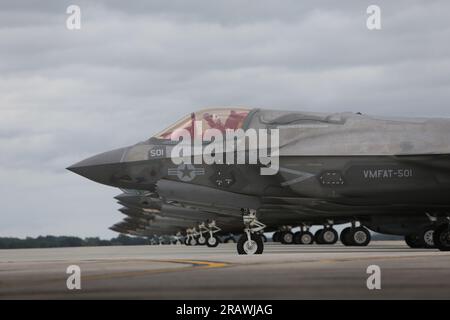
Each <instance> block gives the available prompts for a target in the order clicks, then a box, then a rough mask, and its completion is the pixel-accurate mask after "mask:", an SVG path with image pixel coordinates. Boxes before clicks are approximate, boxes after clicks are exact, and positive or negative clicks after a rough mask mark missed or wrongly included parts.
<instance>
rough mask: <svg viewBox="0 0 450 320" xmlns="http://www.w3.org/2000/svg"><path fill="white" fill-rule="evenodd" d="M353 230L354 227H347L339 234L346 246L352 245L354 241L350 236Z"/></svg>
mask: <svg viewBox="0 0 450 320" xmlns="http://www.w3.org/2000/svg"><path fill="white" fill-rule="evenodd" d="M351 230H352V228H350V227H347V228H345V229H344V230H342V231H341V234H340V236H339V240H340V241H341V242H342V244H343V245H344V246H351V245H352V243H351V241H350V237H349V235H350V232H351Z"/></svg>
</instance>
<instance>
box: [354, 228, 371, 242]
mask: <svg viewBox="0 0 450 320" xmlns="http://www.w3.org/2000/svg"><path fill="white" fill-rule="evenodd" d="M348 238H349V240H350V242H351V245H353V246H357V247H365V246H367V245H368V244H369V242H370V239H371V237H370V232H369V230H367V229H366V228H364V227H357V228H352V229H351V230H350V232H349V235H348Z"/></svg>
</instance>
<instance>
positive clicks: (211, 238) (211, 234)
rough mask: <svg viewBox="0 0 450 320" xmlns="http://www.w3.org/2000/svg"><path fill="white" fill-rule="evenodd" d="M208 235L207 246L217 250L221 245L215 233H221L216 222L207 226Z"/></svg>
mask: <svg viewBox="0 0 450 320" xmlns="http://www.w3.org/2000/svg"><path fill="white" fill-rule="evenodd" d="M207 229H208V234H207V235H206V245H207V246H208V247H210V248H215V247H217V246H218V245H219V242H220V241H219V237H217V236H216V235H215V233H217V232H219V231H220V230H222V229H220V228H219V227H218V226H216V222H215V221H212V222H211V223H209V224H208V226H207Z"/></svg>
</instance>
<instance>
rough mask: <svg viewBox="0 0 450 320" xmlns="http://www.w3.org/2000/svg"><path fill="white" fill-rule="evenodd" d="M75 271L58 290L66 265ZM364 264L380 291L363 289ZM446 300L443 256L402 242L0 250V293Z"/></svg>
mask: <svg viewBox="0 0 450 320" xmlns="http://www.w3.org/2000/svg"><path fill="white" fill-rule="evenodd" d="M69 265H78V266H79V267H80V269H81V290H68V289H67V285H66V280H67V278H68V277H69V275H68V274H66V269H67V267H68V266H69ZM369 265H377V266H379V267H380V269H381V289H380V290H369V289H368V288H367V285H366V281H367V278H368V277H369V274H367V273H366V271H367V267H368V266H369ZM94 298H95V299H97V298H104V299H380V298H383V299H449V298H450V252H449V253H447V252H439V251H437V250H434V249H432V250H430V249H410V248H408V247H407V246H406V245H404V243H403V242H396V241H394V242H386V241H384V242H373V243H371V244H370V245H369V246H368V247H365V248H357V247H344V246H342V245H340V244H336V245H332V246H326V245H310V246H300V245H282V244H274V243H266V247H265V252H264V254H263V255H254V256H239V255H237V253H236V247H235V244H221V245H220V246H219V247H217V248H213V249H210V248H207V247H186V246H175V245H172V246H169V245H161V246H133V247H130V246H124V247H86V248H57V249H19V250H0V299H94Z"/></svg>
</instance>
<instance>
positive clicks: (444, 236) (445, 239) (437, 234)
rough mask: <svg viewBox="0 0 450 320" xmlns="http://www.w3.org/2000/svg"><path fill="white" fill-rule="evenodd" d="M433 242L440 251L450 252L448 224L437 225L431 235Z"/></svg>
mask: <svg viewBox="0 0 450 320" xmlns="http://www.w3.org/2000/svg"><path fill="white" fill-rule="evenodd" d="M433 241H434V244H435V245H436V247H437V248H438V249H439V250H441V251H450V224H449V223H443V224H441V225H439V226H438V227H437V228H436V229H435V230H434V233H433Z"/></svg>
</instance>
